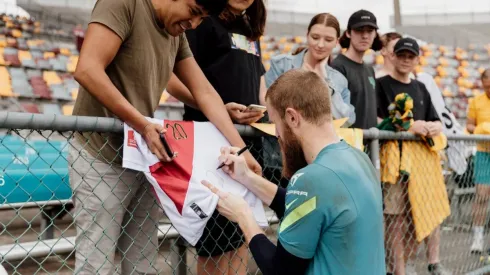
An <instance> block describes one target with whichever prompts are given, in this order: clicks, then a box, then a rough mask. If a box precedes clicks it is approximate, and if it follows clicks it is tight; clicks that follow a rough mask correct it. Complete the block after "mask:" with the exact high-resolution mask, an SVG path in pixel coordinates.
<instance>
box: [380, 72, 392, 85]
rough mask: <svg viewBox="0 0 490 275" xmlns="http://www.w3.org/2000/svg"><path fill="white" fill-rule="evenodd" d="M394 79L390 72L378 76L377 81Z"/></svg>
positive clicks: (383, 81)
mask: <svg viewBox="0 0 490 275" xmlns="http://www.w3.org/2000/svg"><path fill="white" fill-rule="evenodd" d="M392 80H393V78H392V77H391V76H390V75H389V74H386V75H384V76H381V77H378V78H376V81H377V82H378V83H385V82H387V81H392Z"/></svg>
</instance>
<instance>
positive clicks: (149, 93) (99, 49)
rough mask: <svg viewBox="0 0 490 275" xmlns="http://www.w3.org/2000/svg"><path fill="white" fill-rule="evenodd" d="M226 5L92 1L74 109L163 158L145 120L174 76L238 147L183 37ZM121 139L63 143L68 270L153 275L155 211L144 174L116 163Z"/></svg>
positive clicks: (81, 136)
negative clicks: (109, 123) (71, 229)
mask: <svg viewBox="0 0 490 275" xmlns="http://www.w3.org/2000/svg"><path fill="white" fill-rule="evenodd" d="M225 5H226V1H225V0H186V1H164V0H153V1H138V0H98V1H97V2H96V4H95V7H94V9H93V11H92V16H91V20H90V24H89V25H88V30H87V33H86V36H85V41H84V43H83V46H82V50H81V53H80V59H79V62H78V65H77V68H76V72H75V79H76V80H77V81H78V82H79V83H80V85H81V87H80V91H79V94H78V97H77V100H76V103H75V107H74V110H73V114H74V115H78V116H94V117H117V118H119V119H120V120H122V121H123V122H125V123H127V124H128V125H129V126H131V127H132V128H133V129H135V130H136V131H137V132H138V133H140V134H141V135H142V136H143V138H144V140H145V142H146V143H147V144H148V146H149V148H150V150H151V152H152V153H154V154H155V155H156V156H157V157H158V158H159V159H160V160H162V161H167V162H168V161H171V160H172V158H173V157H174V156H168V155H167V154H166V152H165V149H164V146H163V144H162V142H161V140H160V137H161V134H162V133H164V132H165V130H164V129H163V127H162V125H160V124H154V123H149V122H148V120H147V117H152V116H153V115H154V112H155V110H156V108H157V107H158V103H159V100H160V97H161V94H162V92H163V90H164V89H165V87H166V86H167V82H168V80H169V78H170V77H171V75H172V72H175V74H176V75H177V76H178V77H179V78H180V79H181V80H182V82H183V83H184V84H185V85H186V86H187V87H189V90H190V92H191V94H192V96H193V97H194V98H195V101H196V102H197V105H198V107H199V108H200V109H201V110H202V111H203V113H204V114H206V116H207V117H208V118H209V120H210V121H211V122H213V123H214V124H215V125H216V127H217V128H218V129H219V130H220V131H221V132H222V133H223V135H224V136H225V137H226V138H227V139H228V140H229V142H230V143H232V144H234V146H238V147H244V146H245V143H244V142H243V140H242V139H241V137H240V135H239V133H238V132H237V130H236V129H235V127H234V126H233V124H232V121H231V120H230V118H229V116H228V113H227V111H226V108H225V106H224V104H223V101H222V100H221V98H220V97H219V95H218V94H217V93H216V91H215V89H214V88H213V87H212V85H211V84H209V82H208V81H207V80H206V77H205V76H204V75H203V73H202V71H201V69H200V68H199V66H198V65H197V64H196V62H195V59H194V58H193V57H192V52H191V51H190V49H189V45H188V43H187V39H186V37H185V35H184V31H185V30H187V29H193V28H196V27H197V26H198V25H199V24H200V23H201V20H202V19H203V18H204V17H206V16H207V15H208V13H211V14H214V13H220V12H221V11H222V10H223V9H224V7H225ZM123 140H124V136H123V135H121V134H116V133H107V134H99V133H76V134H75V138H74V140H72V141H71V142H70V143H71V145H72V146H73V148H71V150H70V156H69V162H70V184H71V187H72V190H73V200H74V205H75V224H76V228H77V237H76V254H75V257H76V261H75V271H74V272H75V273H76V274H78V273H80V274H82V273H83V274H115V273H116V270H118V271H119V272H121V273H122V274H129V273H133V272H134V273H139V274H157V272H158V271H157V265H156V262H155V260H156V257H157V252H158V234H157V233H158V226H157V224H158V221H159V217H160V216H161V208H159V207H158V206H157V205H158V204H157V202H156V199H155V196H154V194H153V192H152V191H151V190H152V189H151V185H150V184H149V183H148V182H147V181H146V180H145V179H144V177H141V175H140V174H137V173H135V172H134V171H130V170H125V169H123V168H122V167H121V163H122V158H121V155H122V145H123ZM245 157H246V158H247V161H248V163H249V164H250V166H251V168H252V170H253V171H257V170H261V168H260V165H258V163H257V161H255V159H253V157H252V156H251V155H250V154H249V153H245ZM127 210H128V211H127ZM116 248H117V249H119V250H120V251H124V258H123V260H122V262H121V266H120V267H119V266H116V265H115V263H114V255H115V250H116Z"/></svg>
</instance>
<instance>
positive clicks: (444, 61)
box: [439, 57, 449, 67]
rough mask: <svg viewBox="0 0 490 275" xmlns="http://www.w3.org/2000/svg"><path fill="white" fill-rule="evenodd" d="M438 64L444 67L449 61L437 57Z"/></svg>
mask: <svg viewBox="0 0 490 275" xmlns="http://www.w3.org/2000/svg"><path fill="white" fill-rule="evenodd" d="M439 64H441V65H442V66H444V67H447V66H448V65H449V62H448V61H447V59H446V58H443V57H440V58H439Z"/></svg>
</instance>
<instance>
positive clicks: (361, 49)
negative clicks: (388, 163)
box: [331, 10, 382, 129]
mask: <svg viewBox="0 0 490 275" xmlns="http://www.w3.org/2000/svg"><path fill="white" fill-rule="evenodd" d="M377 30H378V25H377V20H376V17H375V16H374V14H373V13H371V12H369V11H367V10H359V11H357V12H355V13H353V14H352V15H351V17H350V18H349V22H348V24H347V30H346V31H345V32H344V33H343V35H342V37H340V39H339V43H340V46H341V47H342V48H344V49H347V50H346V52H345V53H342V54H339V55H338V56H337V57H336V58H335V59H334V60H333V61H332V64H331V66H332V68H334V69H336V70H337V71H339V72H341V73H342V74H343V75H344V76H345V77H346V78H347V81H348V83H349V84H348V88H349V90H350V92H351V101H350V103H351V104H352V105H353V106H354V108H355V112H356V121H355V122H354V124H352V126H351V127H353V128H361V129H369V128H372V127H376V124H377V117H376V78H375V74H374V69H373V67H372V66H370V65H367V64H365V63H364V62H363V57H364V53H365V52H366V51H367V50H369V49H372V50H374V51H379V50H380V49H381V46H382V45H381V40H380V38H379V35H378V33H377Z"/></svg>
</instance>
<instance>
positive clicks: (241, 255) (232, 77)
mask: <svg viewBox="0 0 490 275" xmlns="http://www.w3.org/2000/svg"><path fill="white" fill-rule="evenodd" d="M265 23H266V10H265V5H264V2H263V0H246V1H237V0H229V1H228V5H227V7H226V8H225V10H224V11H223V12H222V13H221V14H220V15H212V16H210V17H209V18H205V19H204V20H203V22H202V23H201V25H199V27H197V28H196V29H195V30H189V31H187V32H186V36H187V39H188V40H189V46H190V48H191V49H192V52H193V54H194V57H195V58H196V61H197V63H198V65H199V67H201V69H202V71H203V72H204V75H205V76H206V77H207V79H208V80H209V82H210V83H211V84H212V85H213V87H214V88H215V89H216V91H217V92H218V94H219V95H220V96H221V98H222V99H223V101H224V103H225V104H226V109H227V110H228V113H229V114H230V117H231V118H232V120H233V121H234V122H235V123H238V124H250V123H254V122H257V121H258V120H259V119H261V118H262V117H263V116H264V114H263V112H262V111H250V110H248V109H247V106H249V105H251V104H255V105H264V104H265V103H264V101H265V93H266V87H265V80H264V74H265V68H264V66H263V65H262V58H261V51H260V41H259V38H260V37H261V36H262V35H263V33H264V29H265ZM185 89H186V87H185V85H183V84H182V83H180V82H179V79H178V78H177V77H173V78H172V80H171V82H170V83H169V87H168V88H167V90H168V91H169V92H174V91H179V92H178V93H179V94H184V93H187V92H186V91H185ZM184 108H185V113H184V120H193V121H208V118H207V116H206V114H204V113H203V112H202V111H201V110H199V109H195V108H193V106H192V105H191V106H189V105H187V104H186V105H185V107H184ZM244 140H245V142H246V143H248V144H250V145H253V147H252V150H251V151H252V154H253V155H254V156H255V158H257V159H259V161H260V153H261V151H262V150H261V148H262V139H261V138H260V137H258V138H256V137H255V138H253V137H249V138H244ZM244 241H245V240H244V237H243V233H242V231H241V230H240V227H239V226H238V225H237V224H236V223H232V222H230V221H229V220H228V219H227V218H225V217H224V216H222V215H220V214H219V212H218V211H215V212H214V213H213V215H212V217H211V218H210V220H209V222H208V223H207V224H206V228H205V229H204V233H203V235H202V237H201V239H200V240H199V241H198V242H197V244H196V252H197V255H198V264H197V270H198V274H216V275H217V274H223V273H225V274H226V273H229V274H231V273H233V274H246V271H247V263H248V249H247V246H246V245H245V244H244Z"/></svg>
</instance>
